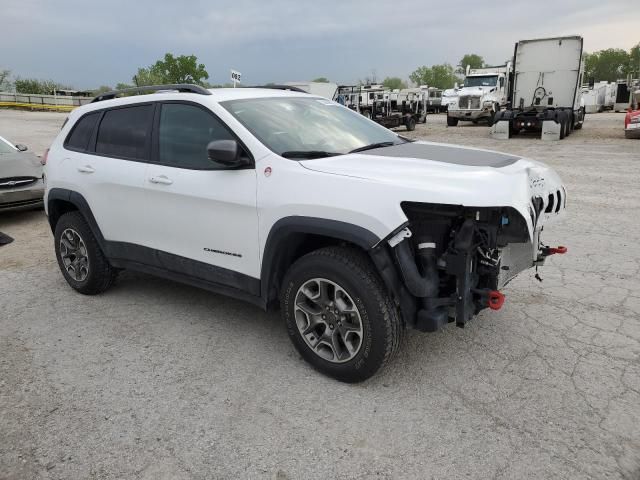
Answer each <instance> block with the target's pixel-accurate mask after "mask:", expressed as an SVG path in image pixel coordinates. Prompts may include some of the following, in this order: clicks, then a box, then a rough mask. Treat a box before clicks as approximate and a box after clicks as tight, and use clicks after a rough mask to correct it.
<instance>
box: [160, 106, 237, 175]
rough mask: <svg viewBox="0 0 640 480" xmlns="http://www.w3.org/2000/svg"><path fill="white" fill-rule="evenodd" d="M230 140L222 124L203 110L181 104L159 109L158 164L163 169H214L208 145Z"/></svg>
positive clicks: (228, 133) (229, 135)
mask: <svg viewBox="0 0 640 480" xmlns="http://www.w3.org/2000/svg"><path fill="white" fill-rule="evenodd" d="M233 139H234V137H233V135H232V134H231V133H230V132H229V131H228V130H227V129H226V128H225V127H224V125H223V124H222V122H220V120H218V119H217V118H216V117H214V116H213V115H212V114H210V113H208V112H207V111H205V110H203V109H202V108H199V107H196V106H193V105H186V104H181V103H166V104H164V105H162V110H161V111H160V131H159V145H158V146H159V148H158V156H159V158H158V160H159V162H160V163H162V164H164V165H169V166H172V167H179V168H192V169H215V168H216V164H215V163H214V162H212V161H211V160H209V157H208V153H207V145H208V144H209V142H212V141H214V140H233ZM219 167H223V166H222V165H219Z"/></svg>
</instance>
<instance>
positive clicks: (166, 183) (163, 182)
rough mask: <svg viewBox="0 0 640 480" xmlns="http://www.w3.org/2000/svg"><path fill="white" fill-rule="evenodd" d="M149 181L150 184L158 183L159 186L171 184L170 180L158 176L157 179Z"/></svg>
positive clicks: (163, 176) (152, 178)
mask: <svg viewBox="0 0 640 480" xmlns="http://www.w3.org/2000/svg"><path fill="white" fill-rule="evenodd" d="M149 181H150V182H151V183H159V184H161V185H171V184H172V183H173V180H171V179H170V178H167V177H166V176H165V175H159V176H157V177H151V178H150V179H149Z"/></svg>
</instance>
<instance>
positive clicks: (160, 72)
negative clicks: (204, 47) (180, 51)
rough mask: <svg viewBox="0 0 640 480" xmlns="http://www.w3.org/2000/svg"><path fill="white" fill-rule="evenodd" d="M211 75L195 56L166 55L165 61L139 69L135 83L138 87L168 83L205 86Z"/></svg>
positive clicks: (135, 76) (134, 79)
mask: <svg viewBox="0 0 640 480" xmlns="http://www.w3.org/2000/svg"><path fill="white" fill-rule="evenodd" d="M208 78H209V74H208V73H207V71H206V70H205V66H204V64H202V63H198V58H197V57H196V56H195V55H179V56H177V57H174V56H173V54H171V53H165V55H164V59H163V60H158V61H157V62H156V63H154V64H153V65H151V66H150V67H148V68H139V69H138V73H136V75H134V77H133V82H134V83H136V84H137V85H165V84H168V83H195V84H198V85H204V82H205V80H207V79H208Z"/></svg>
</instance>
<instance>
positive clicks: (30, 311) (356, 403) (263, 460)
mask: <svg viewBox="0 0 640 480" xmlns="http://www.w3.org/2000/svg"><path fill="white" fill-rule="evenodd" d="M63 120H64V115H60V114H53V113H31V112H15V111H9V110H0V135H3V136H7V137H8V138H10V139H11V140H13V141H15V142H19V143H24V144H26V145H28V146H29V147H30V148H31V149H32V150H34V151H35V152H36V153H42V151H43V150H44V148H46V146H47V145H48V144H49V143H50V141H51V140H52V138H53V136H54V135H55V134H56V132H57V131H58V130H59V128H60V126H61V124H62V122H63ZM622 122H623V115H622V114H615V113H603V114H594V115H590V116H588V117H587V120H586V123H585V127H584V129H583V130H582V131H576V132H574V133H573V134H572V135H571V136H570V137H568V138H567V139H565V140H563V141H560V142H553V143H542V142H541V141H540V140H539V139H537V138H531V137H526V136H519V137H516V138H514V139H512V140H509V141H504V142H500V141H494V140H491V139H490V138H489V136H488V129H487V127H486V126H484V125H477V126H476V125H472V124H468V125H465V124H461V126H459V127H455V128H447V127H446V126H445V116H444V115H432V116H429V119H428V124H427V125H426V126H424V125H419V126H418V128H417V129H416V131H415V132H412V133H411V136H412V137H416V138H421V139H427V140H433V141H439V142H447V143H460V144H465V145H473V146H478V147H484V148H491V149H496V150H503V151H506V152H510V153H514V154H520V155H524V156H528V157H530V158H533V159H538V160H543V161H545V162H547V163H549V164H551V165H552V166H553V167H554V168H555V169H557V171H558V172H559V173H560V175H561V176H562V178H563V180H564V181H565V183H566V185H567V190H568V193H569V201H568V217H567V219H566V221H565V223H563V224H560V225H554V226H553V228H549V231H548V232H545V233H546V236H545V238H544V239H545V240H546V242H547V243H549V244H551V245H557V244H562V245H567V246H568V247H569V253H568V254H567V255H564V256H556V257H551V258H550V259H549V260H548V263H547V266H545V267H544V268H543V269H542V270H541V276H542V277H543V279H544V281H543V282H542V283H539V282H538V281H536V280H535V279H534V278H533V275H532V274H525V275H523V276H521V277H519V278H518V279H516V280H515V281H514V282H512V283H511V284H510V285H509V286H508V287H507V289H506V290H505V293H506V295H507V302H506V304H505V307H504V308H503V309H502V310H500V311H498V312H493V311H484V312H482V313H481V314H480V315H479V317H478V318H477V319H476V320H474V321H473V322H471V323H470V324H468V325H467V328H465V329H458V328H456V327H455V326H453V325H449V326H448V327H446V328H445V329H444V330H442V331H440V332H438V333H434V334H421V333H417V332H410V333H409V335H408V339H407V342H406V345H405V346H404V349H403V351H402V353H401V354H400V356H399V358H397V360H396V361H395V362H394V363H393V364H391V365H390V366H389V367H388V368H387V369H386V370H384V371H383V372H382V373H381V374H379V375H377V376H376V377H374V378H373V379H371V380H369V381H368V382H366V383H364V384H359V385H345V384H341V383H338V382H336V381H333V380H331V379H328V378H326V377H323V376H322V375H320V374H318V373H316V372H315V371H314V370H312V369H311V368H310V367H309V366H307V365H306V364H305V363H304V362H303V361H302V360H301V359H300V358H299V357H298V355H297V354H296V353H295V351H294V349H293V347H292V346H291V345H290V343H289V340H288V339H287V336H286V332H285V330H284V325H283V324H282V322H281V320H280V317H279V314H278V312H272V313H268V314H265V313H263V312H262V311H260V310H259V309H257V308H255V307H253V306H251V305H248V304H245V303H242V302H240V301H236V300H233V299H229V298H225V297H221V296H217V295H214V294H211V293H208V292H205V291H201V290H198V289H195V288H191V287H188V286H183V285H179V284H176V283H172V282H169V281H165V280H160V279H156V278H152V277H149V276H145V275H141V274H135V273H127V272H125V273H124V274H123V275H121V277H120V279H119V281H118V283H117V284H116V286H115V287H114V288H113V289H111V290H110V291H108V292H107V293H106V294H104V295H101V296H97V297H86V296H82V295H80V294H77V293H75V292H74V291H72V290H71V289H70V288H69V287H68V286H67V284H66V283H65V281H64V279H63V277H62V275H61V274H60V272H59V270H58V266H57V264H56V261H55V257H54V253H53V242H52V236H51V232H50V230H49V227H48V225H47V222H46V219H45V216H44V213H43V212H42V211H35V212H27V213H14V214H4V215H1V216H0V231H2V232H4V233H7V234H9V235H11V236H12V237H14V238H15V242H14V243H13V244H10V245H7V246H3V247H0V478H3V479H31V478H38V479H49V478H51V479H70V478H73V479H75V478H78V479H79V478H82V479H89V478H90V479H93V478H96V479H98V478H99V479H111V478H114V479H115V478H123V479H124V478H127V479H130V478H135V479H171V480H174V479H182V478H198V479H204V478H220V479H225V478H267V479H279V480H283V479H314V478H344V479H351V478H357V479H369V478H393V479H396V478H421V479H423V478H424V479H431V478H433V479H441V478H446V479H454V478H474V479H487V478H495V479H520V478H536V479H537V478H552V479H560V478H562V479H564V478H593V479H602V478H610V479H616V478H624V479H636V480H637V479H640V360H639V359H640V279H639V274H640V271H639V270H640V250H639V249H638V244H639V243H640V227H639V222H637V221H636V220H637V218H636V215H638V212H640V187H639V185H640V141H633V140H625V139H624V135H623V130H622ZM400 133H403V132H400Z"/></svg>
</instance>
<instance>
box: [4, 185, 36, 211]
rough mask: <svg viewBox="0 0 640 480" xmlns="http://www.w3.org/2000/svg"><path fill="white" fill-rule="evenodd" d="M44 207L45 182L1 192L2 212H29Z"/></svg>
mask: <svg viewBox="0 0 640 480" xmlns="http://www.w3.org/2000/svg"><path fill="white" fill-rule="evenodd" d="M43 205H44V182H43V181H42V180H38V181H37V182H36V183H33V184H31V185H29V186H28V187H24V188H15V189H10V190H0V212H8V211H15V210H28V209H32V208H40V207H42V206H43Z"/></svg>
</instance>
